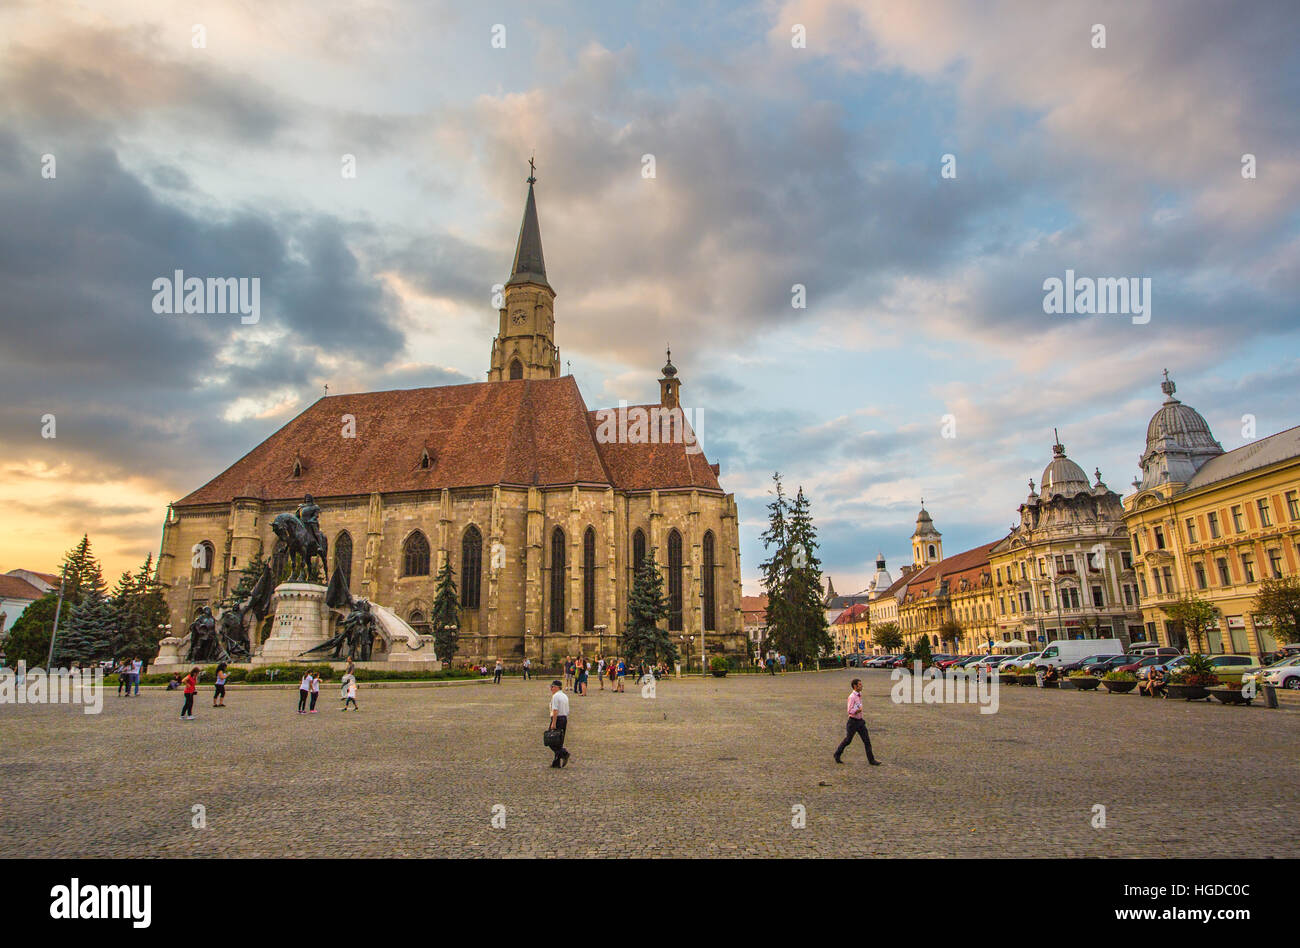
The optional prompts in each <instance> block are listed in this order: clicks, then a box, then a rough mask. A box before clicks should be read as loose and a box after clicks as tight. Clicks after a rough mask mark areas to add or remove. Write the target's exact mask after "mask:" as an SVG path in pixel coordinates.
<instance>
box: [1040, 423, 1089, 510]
mask: <svg viewBox="0 0 1300 948" xmlns="http://www.w3.org/2000/svg"><path fill="white" fill-rule="evenodd" d="M1052 433H1053V434H1056V432H1055V431H1053V432H1052ZM1039 486H1040V487H1041V488H1042V494H1043V496H1044V497H1053V496H1055V495H1057V494H1061V495H1063V496H1065V497H1073V496H1075V495H1076V494H1085V493H1087V492H1088V490H1089V486H1088V475H1087V474H1085V473H1084V472H1083V468H1081V467H1079V465H1077V464H1075V463H1074V462H1073V461H1071V460H1070V459H1069V458H1067V457H1066V456H1065V445H1063V444H1061V438H1060V435H1057V437H1056V443H1055V444H1054V445H1052V460H1051V461H1050V462H1049V463H1048V465H1047V467H1045V468H1043V477H1042V481H1041V483H1040V485H1039Z"/></svg>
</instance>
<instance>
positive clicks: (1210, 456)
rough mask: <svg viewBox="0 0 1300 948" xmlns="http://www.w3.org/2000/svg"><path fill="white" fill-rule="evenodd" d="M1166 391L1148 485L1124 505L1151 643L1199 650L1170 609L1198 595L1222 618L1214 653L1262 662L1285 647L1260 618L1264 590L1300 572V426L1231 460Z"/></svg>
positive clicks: (1146, 457) (1149, 457) (1151, 438)
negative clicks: (1257, 608)
mask: <svg viewBox="0 0 1300 948" xmlns="http://www.w3.org/2000/svg"><path fill="white" fill-rule="evenodd" d="M1160 388H1161V391H1162V392H1164V395H1165V400H1164V403H1163V404H1162V405H1161V406H1160V408H1159V410H1157V411H1156V413H1155V414H1154V415H1152V417H1151V421H1150V422H1149V423H1148V425H1147V442H1146V450H1145V451H1143V453H1142V458H1141V461H1140V463H1141V465H1142V479H1141V481H1135V482H1134V485H1133V486H1134V487H1135V488H1136V491H1135V493H1133V494H1132V495H1130V496H1129V497H1126V498H1125V499H1124V522H1125V524H1126V525H1127V527H1128V532H1129V534H1130V536H1131V538H1132V555H1133V558H1134V560H1135V562H1136V565H1137V576H1138V582H1139V584H1140V585H1141V587H1142V606H1143V608H1142V613H1143V616H1142V618H1143V621H1144V623H1145V630H1146V635H1147V638H1148V639H1150V640H1151V641H1159V642H1160V643H1161V644H1162V645H1176V646H1179V647H1182V648H1187V647H1190V646H1193V645H1194V644H1195V643H1191V642H1188V641H1187V637H1186V636H1185V635H1184V634H1183V631H1182V630H1181V629H1180V628H1178V627H1177V626H1176V625H1175V624H1174V623H1172V622H1170V620H1169V618H1168V616H1167V615H1166V614H1165V612H1164V609H1163V607H1164V606H1167V605H1169V604H1170V603H1171V602H1173V601H1174V600H1176V599H1178V598H1179V597H1180V596H1185V595H1188V594H1191V595H1193V596H1196V597H1198V598H1200V599H1204V600H1208V601H1209V602H1211V603H1212V604H1213V605H1215V606H1216V607H1217V608H1218V609H1219V611H1220V614H1221V618H1220V620H1219V625H1218V628H1216V629H1214V630H1212V631H1211V632H1210V635H1209V643H1208V648H1209V650H1210V651H1212V652H1236V653H1240V654H1248V655H1254V656H1255V657H1256V658H1259V657H1261V656H1262V654H1263V653H1265V652H1269V651H1272V650H1273V649H1275V648H1276V647H1277V643H1276V642H1275V640H1274V638H1273V636H1272V635H1271V634H1270V631H1269V625H1268V623H1267V620H1265V619H1264V618H1263V617H1260V616H1256V615H1254V614H1253V609H1254V605H1253V601H1254V597H1255V594H1256V593H1258V592H1259V584H1260V583H1261V582H1262V581H1263V580H1265V579H1269V578H1280V577H1282V576H1294V575H1297V574H1298V573H1300V427H1297V428H1289V429H1287V430H1286V431H1280V432H1278V433H1277V434H1274V435H1270V436H1269V437H1266V438H1260V439H1259V440H1256V441H1252V442H1250V443H1249V444H1246V445H1244V446H1243V447H1240V448H1237V449H1235V450H1233V451H1227V452H1225V451H1224V450H1223V446H1222V445H1220V444H1219V442H1218V441H1216V440H1215V438H1214V435H1213V434H1212V433H1211V431H1210V426H1209V425H1208V424H1206V422H1205V419H1204V418H1202V417H1201V415H1200V413H1199V412H1197V411H1196V410H1195V409H1194V408H1192V407H1191V406H1190V405H1184V404H1183V403H1182V402H1180V401H1179V400H1178V399H1177V398H1175V397H1174V392H1175V391H1176V387H1175V385H1174V383H1173V381H1172V380H1171V379H1170V378H1169V374H1168V373H1167V372H1166V373H1165V380H1164V382H1163V383H1162V384H1161V386H1160ZM1205 646H1206V643H1202V647H1205Z"/></svg>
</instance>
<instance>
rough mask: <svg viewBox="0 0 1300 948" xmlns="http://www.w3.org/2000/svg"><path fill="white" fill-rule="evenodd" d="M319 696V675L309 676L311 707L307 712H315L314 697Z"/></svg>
mask: <svg viewBox="0 0 1300 948" xmlns="http://www.w3.org/2000/svg"><path fill="white" fill-rule="evenodd" d="M319 697H320V675H312V676H311V709H310V710H309V711H308V713H309V714H315V713H316V699H317V698H319Z"/></svg>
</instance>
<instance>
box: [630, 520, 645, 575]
mask: <svg viewBox="0 0 1300 948" xmlns="http://www.w3.org/2000/svg"><path fill="white" fill-rule="evenodd" d="M644 562H645V533H644V532H643V531H642V530H641V528H640V527H637V529H636V533H634V534H632V573H633V574H634V575H635V574H636V573H639V572H641V564H642V563H644Z"/></svg>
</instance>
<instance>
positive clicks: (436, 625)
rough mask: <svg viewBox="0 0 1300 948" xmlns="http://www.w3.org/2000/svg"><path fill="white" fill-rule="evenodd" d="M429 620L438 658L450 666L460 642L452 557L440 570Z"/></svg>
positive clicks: (457, 599) (457, 601)
mask: <svg viewBox="0 0 1300 948" xmlns="http://www.w3.org/2000/svg"><path fill="white" fill-rule="evenodd" d="M429 622H430V624H431V625H432V626H433V648H434V651H435V652H436V653H437V656H438V660H439V661H441V662H442V663H443V664H444V665H446V666H450V665H451V660H452V658H453V657H455V655H456V648H457V646H458V645H459V643H460V599H459V597H458V595H457V592H456V579H455V576H454V574H453V572H452V569H451V559H450V558H448V559H447V560H446V561H445V562H444V563H443V564H442V568H441V569H439V570H438V592H437V593H436V595H435V596H434V600H433V613H432V615H430V616H429Z"/></svg>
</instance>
